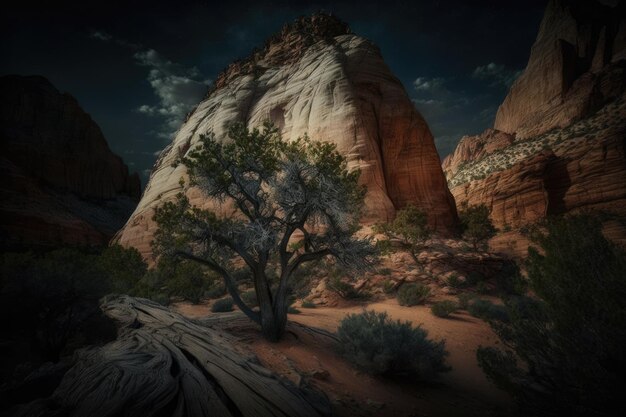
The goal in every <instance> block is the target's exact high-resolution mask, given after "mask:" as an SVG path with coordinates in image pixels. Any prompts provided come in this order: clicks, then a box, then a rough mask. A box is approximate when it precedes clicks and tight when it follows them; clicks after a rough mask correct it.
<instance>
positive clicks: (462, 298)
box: [457, 292, 476, 310]
mask: <svg viewBox="0 0 626 417" xmlns="http://www.w3.org/2000/svg"><path fill="white" fill-rule="evenodd" d="M457 299H458V300H459V304H458V305H459V308H460V309H461V310H467V309H468V307H469V305H470V303H471V302H472V300H475V299H476V294H474V293H471V292H464V293H462V294H459V295H458V297H457Z"/></svg>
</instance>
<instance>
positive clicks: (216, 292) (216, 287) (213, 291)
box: [204, 281, 227, 299]
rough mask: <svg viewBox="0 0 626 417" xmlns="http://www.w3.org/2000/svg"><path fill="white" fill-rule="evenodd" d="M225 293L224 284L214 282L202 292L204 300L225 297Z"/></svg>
mask: <svg viewBox="0 0 626 417" xmlns="http://www.w3.org/2000/svg"><path fill="white" fill-rule="evenodd" d="M226 292H227V291H226V287H225V286H224V284H223V283H221V282H218V281H216V282H214V283H213V285H211V286H210V287H209V289H207V290H206V291H205V292H204V296H205V297H206V298H210V299H215V298H220V297H222V296H224V295H226Z"/></svg>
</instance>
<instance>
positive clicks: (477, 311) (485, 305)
mask: <svg viewBox="0 0 626 417" xmlns="http://www.w3.org/2000/svg"><path fill="white" fill-rule="evenodd" d="M467 311H468V312H469V313H470V314H471V315H472V316H474V317H477V318H479V319H483V320H499V321H504V322H506V321H508V320H509V316H508V314H507V310H506V308H505V307H504V306H501V305H497V304H494V303H492V302H491V301H489V300H484V299H482V298H479V299H476V300H473V301H472V302H471V303H470V305H469V306H468V308H467Z"/></svg>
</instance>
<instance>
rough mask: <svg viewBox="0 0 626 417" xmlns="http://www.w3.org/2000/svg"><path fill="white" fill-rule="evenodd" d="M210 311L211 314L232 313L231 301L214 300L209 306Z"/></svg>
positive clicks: (230, 299)
mask: <svg viewBox="0 0 626 417" xmlns="http://www.w3.org/2000/svg"><path fill="white" fill-rule="evenodd" d="M211 311H212V312H213V313H226V312H229V311H233V299H232V298H230V297H226V298H221V299H219V300H216V301H215V302H214V303H213V305H212V306H211Z"/></svg>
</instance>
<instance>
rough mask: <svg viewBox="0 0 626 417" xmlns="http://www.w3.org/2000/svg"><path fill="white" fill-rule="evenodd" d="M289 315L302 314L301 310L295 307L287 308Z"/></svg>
mask: <svg viewBox="0 0 626 417" xmlns="http://www.w3.org/2000/svg"><path fill="white" fill-rule="evenodd" d="M287 313H289V314H300V310H298V309H297V308H295V307H294V306H289V307H288V308H287Z"/></svg>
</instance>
